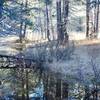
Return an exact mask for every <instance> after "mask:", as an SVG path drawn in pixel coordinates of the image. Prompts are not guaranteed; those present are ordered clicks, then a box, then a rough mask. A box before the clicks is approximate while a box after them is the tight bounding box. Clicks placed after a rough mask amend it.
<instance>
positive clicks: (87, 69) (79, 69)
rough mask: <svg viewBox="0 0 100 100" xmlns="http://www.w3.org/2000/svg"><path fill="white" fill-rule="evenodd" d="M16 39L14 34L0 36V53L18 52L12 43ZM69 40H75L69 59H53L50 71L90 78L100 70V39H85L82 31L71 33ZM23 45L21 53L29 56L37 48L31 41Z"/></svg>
mask: <svg viewBox="0 0 100 100" xmlns="http://www.w3.org/2000/svg"><path fill="white" fill-rule="evenodd" d="M17 39H18V37H16V36H7V37H0V54H7V55H17V54H19V52H20V51H19V50H18V49H16V48H17V46H18V44H16V43H14V42H15V41H16V40H17ZM70 40H74V41H75V50H74V52H73V55H72V57H71V59H70V60H66V61H55V60H54V61H53V62H52V63H50V64H48V66H50V69H51V70H52V71H55V72H61V73H62V74H64V75H65V74H68V75H73V76H77V77H78V78H82V80H85V78H90V76H92V77H94V76H95V73H99V72H100V64H99V63H100V40H99V39H97V40H86V39H85V34H83V33H80V34H79V33H78V34H74V33H72V34H71V35H70ZM25 45H26V46H25V48H24V49H23V54H24V55H25V56H27V57H31V56H32V53H33V54H34V52H35V51H36V50H37V49H34V48H33V47H34V43H33V42H32V43H28V44H25ZM27 45H29V46H31V48H28V46H27Z"/></svg>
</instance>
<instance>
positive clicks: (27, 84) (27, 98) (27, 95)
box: [26, 69, 29, 100]
mask: <svg viewBox="0 0 100 100" xmlns="http://www.w3.org/2000/svg"><path fill="white" fill-rule="evenodd" d="M28 74H29V73H28V69H26V100H29V81H28Z"/></svg>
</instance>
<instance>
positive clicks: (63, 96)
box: [62, 82, 68, 100]
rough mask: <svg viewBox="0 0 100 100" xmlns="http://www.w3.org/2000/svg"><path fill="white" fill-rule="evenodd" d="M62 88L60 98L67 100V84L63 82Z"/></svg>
mask: <svg viewBox="0 0 100 100" xmlns="http://www.w3.org/2000/svg"><path fill="white" fill-rule="evenodd" d="M62 86H63V89H62V90H63V91H62V98H63V99H66V100H68V84H67V83H66V82H63V84H62Z"/></svg>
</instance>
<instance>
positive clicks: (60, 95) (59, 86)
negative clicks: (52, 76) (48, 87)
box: [56, 79, 62, 100]
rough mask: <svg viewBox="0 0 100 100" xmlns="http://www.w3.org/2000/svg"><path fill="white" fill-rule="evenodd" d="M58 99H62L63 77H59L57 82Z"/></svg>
mask: <svg viewBox="0 0 100 100" xmlns="http://www.w3.org/2000/svg"><path fill="white" fill-rule="evenodd" d="M56 99H57V100H62V81H61V79H57V82H56Z"/></svg>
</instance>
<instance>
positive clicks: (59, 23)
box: [56, 0, 64, 43]
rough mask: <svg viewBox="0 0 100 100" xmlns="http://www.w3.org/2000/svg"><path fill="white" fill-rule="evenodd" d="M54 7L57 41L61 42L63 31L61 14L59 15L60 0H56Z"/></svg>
mask: <svg viewBox="0 0 100 100" xmlns="http://www.w3.org/2000/svg"><path fill="white" fill-rule="evenodd" d="M56 9H57V35H58V42H60V43H62V41H63V40H64V33H63V31H62V15H61V0H57V1H56Z"/></svg>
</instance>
